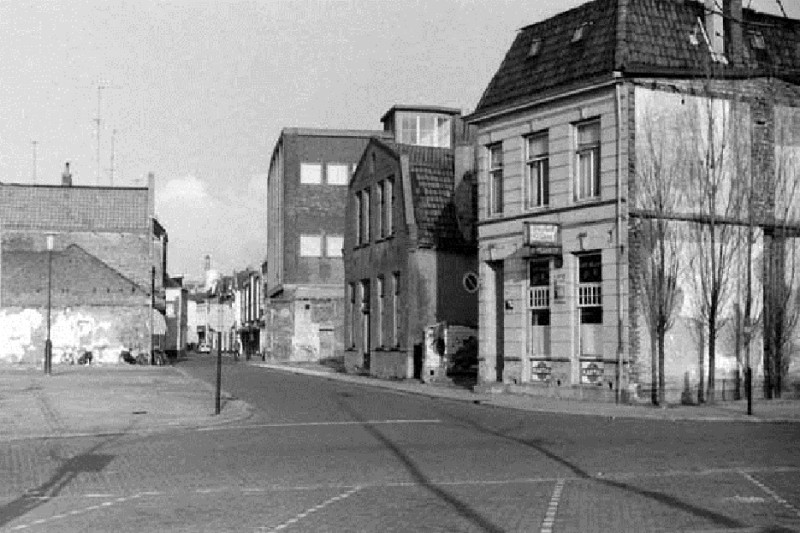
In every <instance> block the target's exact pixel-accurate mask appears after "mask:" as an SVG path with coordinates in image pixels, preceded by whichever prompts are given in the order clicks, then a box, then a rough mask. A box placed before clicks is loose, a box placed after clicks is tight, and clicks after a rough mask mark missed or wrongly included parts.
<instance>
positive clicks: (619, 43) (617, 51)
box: [470, 0, 800, 120]
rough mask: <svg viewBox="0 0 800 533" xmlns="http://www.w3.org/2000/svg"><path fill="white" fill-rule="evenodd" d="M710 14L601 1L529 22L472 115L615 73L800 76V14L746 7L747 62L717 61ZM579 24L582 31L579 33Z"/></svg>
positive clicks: (685, 3) (683, 6)
mask: <svg viewBox="0 0 800 533" xmlns="http://www.w3.org/2000/svg"><path fill="white" fill-rule="evenodd" d="M705 15H706V11H705V6H704V3H703V2H699V1H695V0H681V1H678V0H593V1H591V2H587V3H585V4H582V5H580V6H578V7H576V8H573V9H570V10H568V11H565V12H563V13H560V14H558V15H556V16H554V17H551V18H549V19H546V20H543V21H541V22H538V23H536V24H532V25H530V26H526V27H524V28H522V29H521V30H520V31H519V33H518V34H517V36H516V38H515V39H514V42H513V44H512V45H511V48H509V50H508V52H507V53H506V55H505V58H504V59H503V61H502V63H501V64H500V67H499V68H498V70H497V72H496V73H495V75H494V77H493V78H492V80H491V82H490V83H489V85H488V86H487V88H486V90H485V91H484V93H483V95H482V96H481V99H480V101H479V103H478V105H477V107H476V110H475V112H474V113H473V114H472V115H471V117H470V118H471V119H473V120H474V119H476V118H480V117H482V116H485V115H488V114H491V113H492V112H494V111H498V110H503V109H507V108H510V107H515V106H518V105H525V104H527V103H529V102H532V101H535V100H538V99H540V98H546V97H548V96H555V95H558V94H563V93H564V92H567V91H569V90H571V89H577V88H580V87H583V86H587V85H591V84H593V83H597V82H602V81H606V82H611V81H612V80H613V79H614V78H613V76H614V73H615V72H620V73H622V74H623V75H628V76H666V77H680V78H703V77H707V76H709V75H713V76H715V77H732V78H736V77H753V76H768V75H769V76H775V77H778V78H782V79H785V80H788V81H792V82H793V83H800V21H798V20H794V19H788V18H782V17H777V16H774V15H768V14H764V13H759V12H756V11H753V10H751V9H746V8H745V9H743V10H742V19H743V20H742V58H741V61H740V62H735V61H728V62H727V63H720V62H715V61H713V58H712V55H711V53H710V51H709V48H708V46H707V44H706V41H705V37H704V36H703V30H702V27H703V25H704V21H705ZM701 21H702V24H701ZM579 28H583V30H582V37H581V38H580V39H576V38H575V37H576V32H577V31H578V29H579ZM695 42H696V43H697V44H694V43H695ZM536 43H538V44H536ZM534 50H535V53H532V51H534ZM728 59H730V57H729V58H728Z"/></svg>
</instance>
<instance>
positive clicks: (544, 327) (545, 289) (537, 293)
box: [528, 260, 550, 357]
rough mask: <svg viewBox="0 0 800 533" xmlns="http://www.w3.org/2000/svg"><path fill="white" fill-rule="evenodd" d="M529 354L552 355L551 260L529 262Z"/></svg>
mask: <svg viewBox="0 0 800 533" xmlns="http://www.w3.org/2000/svg"><path fill="white" fill-rule="evenodd" d="M528 355H530V356H540V357H546V356H549V355H550V261H546V260H532V261H530V262H529V263H528Z"/></svg>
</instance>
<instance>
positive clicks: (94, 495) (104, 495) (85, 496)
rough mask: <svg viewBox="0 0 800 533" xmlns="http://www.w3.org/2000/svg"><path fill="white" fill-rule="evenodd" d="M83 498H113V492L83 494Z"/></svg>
mask: <svg viewBox="0 0 800 533" xmlns="http://www.w3.org/2000/svg"><path fill="white" fill-rule="evenodd" d="M83 497H84V498H113V497H114V495H113V494H92V493H90V494H84V495H83Z"/></svg>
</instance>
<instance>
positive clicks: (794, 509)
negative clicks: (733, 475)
mask: <svg viewBox="0 0 800 533" xmlns="http://www.w3.org/2000/svg"><path fill="white" fill-rule="evenodd" d="M741 474H742V475H743V476H744V477H746V478H747V479H749V480H750V481H751V482H753V483H754V484H755V485H756V486H757V487H758V488H760V489H761V490H763V491H764V492H766V493H767V494H769V495H770V496H772V499H773V500H775V501H776V502H778V503H779V504H781V505H782V506H784V507H785V508H786V509H788V510H789V511H791V512H792V513H794V514H795V515H796V516H798V517H800V509H798V508H797V507H795V506H794V505H792V504H791V503H789V502H787V501H786V500H784V499H783V498H781V497H780V495H778V493H777V492H775V491H774V490H772V489H771V488H769V487H768V486H766V485H765V484H764V483H762V482H760V481H759V480H757V479H756V478H754V477H753V476H751V475H750V474H748V473H747V472H741Z"/></svg>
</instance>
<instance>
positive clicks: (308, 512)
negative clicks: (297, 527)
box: [259, 486, 361, 531]
mask: <svg viewBox="0 0 800 533" xmlns="http://www.w3.org/2000/svg"><path fill="white" fill-rule="evenodd" d="M359 490H361V487H360V486H356V487H353V488H352V489H350V490H348V491H345V492H343V493H341V494H339V495H337V496H334V497H333V498H329V499H327V500H325V501H324V502H322V503H320V504H318V505H315V506H314V507H312V508H310V509H307V510H305V511H303V512H302V513H300V514H298V515H297V516H295V517H293V518H290V519H289V520H287V521H286V522H284V523H282V524H281V525H279V526H276V527H274V528H272V529H270V530H269V531H281V530H283V529H286V528H287V527H289V526H291V525H292V524H296V523H297V522H299V521H300V520H302V519H303V518H305V517H307V516H309V515H311V514H314V513H316V512H317V511H319V510H321V509H324V508H325V507H327V506H329V505H330V504H332V503H336V502H338V501H340V500H344V499H345V498H349V497H350V496H352V495H353V494H355V493H356V492H358V491H359ZM259 529H260V530H264V529H266V526H265V527H262V528H259Z"/></svg>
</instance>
